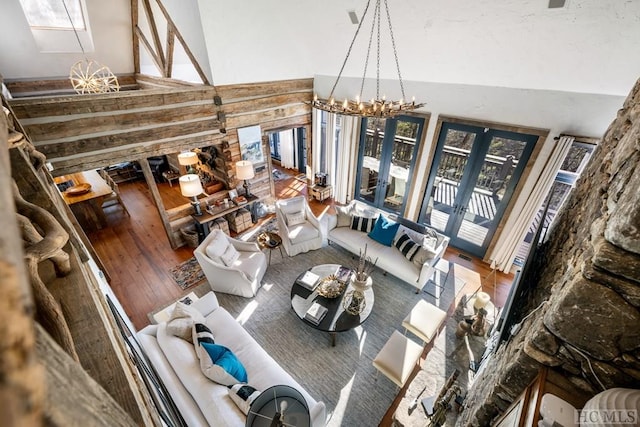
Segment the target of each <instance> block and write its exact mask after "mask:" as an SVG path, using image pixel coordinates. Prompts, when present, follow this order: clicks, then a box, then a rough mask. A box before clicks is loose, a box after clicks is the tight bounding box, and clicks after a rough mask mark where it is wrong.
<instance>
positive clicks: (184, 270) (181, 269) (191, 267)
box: [169, 257, 204, 290]
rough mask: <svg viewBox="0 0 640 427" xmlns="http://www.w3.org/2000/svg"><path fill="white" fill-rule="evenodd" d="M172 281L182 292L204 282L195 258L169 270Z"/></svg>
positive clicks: (202, 273)
mask: <svg viewBox="0 0 640 427" xmlns="http://www.w3.org/2000/svg"><path fill="white" fill-rule="evenodd" d="M169 273H170V274H171V277H173V280H175V282H176V283H177V284H178V286H180V289H182V290H184V289H187V288H190V287H191V286H193V285H196V284H198V283H199V282H201V281H203V280H204V272H203V271H202V269H201V268H200V265H199V264H198V261H197V260H196V259H195V257H191V258H189V259H188V260H186V261H184V262H181V263H180V264H178V265H177V266H175V267H173V268H171V269H170V270H169Z"/></svg>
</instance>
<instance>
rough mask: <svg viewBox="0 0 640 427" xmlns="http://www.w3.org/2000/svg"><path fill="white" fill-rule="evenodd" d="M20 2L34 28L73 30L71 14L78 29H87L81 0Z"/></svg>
mask: <svg viewBox="0 0 640 427" xmlns="http://www.w3.org/2000/svg"><path fill="white" fill-rule="evenodd" d="M20 4H21V5H22V9H23V10H24V14H25V16H26V17H27V21H28V22H29V26H31V27H32V28H40V29H59V30H73V27H72V25H71V22H70V20H69V16H71V19H72V20H73V26H74V27H75V28H76V30H85V29H86V26H85V22H84V17H83V16H82V5H81V4H80V0H20ZM65 5H66V10H65ZM67 10H68V11H69V14H68V15H67Z"/></svg>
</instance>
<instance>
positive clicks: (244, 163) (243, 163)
mask: <svg viewBox="0 0 640 427" xmlns="http://www.w3.org/2000/svg"><path fill="white" fill-rule="evenodd" d="M254 176H255V172H254V171H253V163H251V162H250V161H249V160H240V161H239V162H237V163H236V178H238V179H244V190H245V192H246V196H247V197H251V192H250V191H249V182H248V181H247V180H248V179H251V178H253V177H254Z"/></svg>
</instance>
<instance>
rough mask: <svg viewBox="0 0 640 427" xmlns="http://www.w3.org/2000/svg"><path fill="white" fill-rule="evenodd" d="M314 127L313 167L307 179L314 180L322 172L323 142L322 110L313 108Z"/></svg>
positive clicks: (312, 130)
mask: <svg viewBox="0 0 640 427" xmlns="http://www.w3.org/2000/svg"><path fill="white" fill-rule="evenodd" d="M312 111H313V117H312V121H313V127H312V129H311V167H310V168H308V171H307V179H308V180H310V182H313V177H314V176H315V174H316V173H318V172H320V167H321V166H320V152H321V148H320V147H321V144H322V143H323V142H322V111H321V110H318V109H315V108H314V109H313V110H312Z"/></svg>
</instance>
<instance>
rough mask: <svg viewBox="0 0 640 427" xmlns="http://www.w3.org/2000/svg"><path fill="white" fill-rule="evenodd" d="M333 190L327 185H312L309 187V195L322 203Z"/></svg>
mask: <svg viewBox="0 0 640 427" xmlns="http://www.w3.org/2000/svg"><path fill="white" fill-rule="evenodd" d="M332 192H333V187H332V186H330V185H327V186H325V187H321V186H320V185H314V186H313V187H311V197H313V198H314V199H316V200H319V201H320V202H322V203H324V201H325V199H328V198H330V197H331V193H332Z"/></svg>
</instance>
